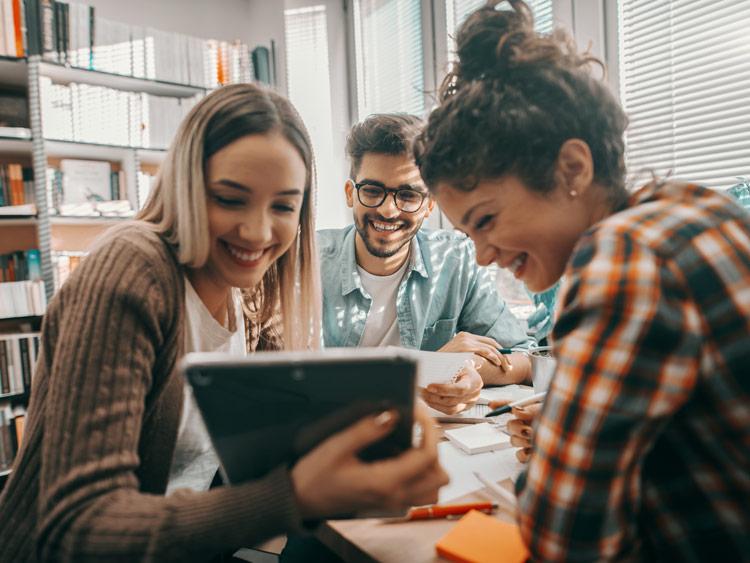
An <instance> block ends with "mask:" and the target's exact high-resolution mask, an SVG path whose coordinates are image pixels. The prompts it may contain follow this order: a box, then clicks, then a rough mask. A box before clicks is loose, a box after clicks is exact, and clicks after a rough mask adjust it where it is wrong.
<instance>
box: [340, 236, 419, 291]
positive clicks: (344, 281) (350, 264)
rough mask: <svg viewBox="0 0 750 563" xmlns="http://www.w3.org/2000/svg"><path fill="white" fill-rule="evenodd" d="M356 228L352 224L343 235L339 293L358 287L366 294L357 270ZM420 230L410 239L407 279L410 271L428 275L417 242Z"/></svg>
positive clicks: (405, 277)
mask: <svg viewBox="0 0 750 563" xmlns="http://www.w3.org/2000/svg"><path fill="white" fill-rule="evenodd" d="M356 234H357V229H356V228H354V226H351V227H350V228H349V231H348V232H347V233H346V235H345V236H344V243H343V250H342V254H341V257H342V260H341V267H340V270H339V279H340V280H341V295H349V294H350V293H351V292H352V291H354V290H356V289H358V290H359V291H360V292H362V293H363V294H365V295H366V292H365V291H364V289H363V288H362V280H361V278H360V276H359V272H358V271H357V253H356V248H355V245H354V242H355V236H356ZM421 234H422V233H421V231H418V232H417V234H416V236H414V238H412V239H411V252H410V253H409V266H408V268H407V271H406V275H405V276H404V279H405V280H407V279H409V277H410V276H411V274H412V272H416V273H418V274H419V275H420V276H422V277H423V278H425V279H427V278H429V277H430V274H429V271H428V267H427V265H428V262H427V261H426V260H425V259H424V256H423V255H422V246H423V245H420V244H419V239H420V238H421Z"/></svg>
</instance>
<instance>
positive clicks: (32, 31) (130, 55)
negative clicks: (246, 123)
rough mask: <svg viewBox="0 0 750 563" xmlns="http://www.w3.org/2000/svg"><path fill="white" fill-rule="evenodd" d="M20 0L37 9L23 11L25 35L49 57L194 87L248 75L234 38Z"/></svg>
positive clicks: (246, 57) (50, 1) (242, 49)
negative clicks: (195, 34) (187, 32)
mask: <svg viewBox="0 0 750 563" xmlns="http://www.w3.org/2000/svg"><path fill="white" fill-rule="evenodd" d="M2 1H5V2H8V1H10V0H2ZM26 2H27V3H31V4H32V6H31V8H30V9H31V11H32V12H35V13H38V14H39V15H38V16H36V15H35V16H33V17H29V21H30V23H31V25H30V26H28V27H29V35H30V36H32V38H33V41H38V42H39V43H40V44H41V48H42V52H43V56H44V58H45V59H46V60H48V61H51V62H55V63H59V64H65V65H71V66H74V67H79V68H84V69H88V70H97V71H101V72H109V73H112V74H121V75H124V76H134V77H137V78H147V79H152V80H160V81H164V82H172V83H176V84H186V85H190V86H196V87H199V88H213V87H216V86H219V85H222V84H228V83H233V82H247V81H249V80H250V79H251V77H252V64H251V61H250V51H249V49H248V47H247V45H245V44H244V43H242V42H240V41H234V42H225V41H207V40H204V39H201V38H198V37H191V36H189V35H185V34H181V33H175V32H169V31H162V30H158V29H154V28H151V27H142V26H137V25H129V24H126V23H121V22H117V21H113V20H109V19H107V18H102V17H101V16H98V15H97V14H96V9H95V8H94V7H93V6H88V5H86V4H81V3H75V2H58V1H56V0H26Z"/></svg>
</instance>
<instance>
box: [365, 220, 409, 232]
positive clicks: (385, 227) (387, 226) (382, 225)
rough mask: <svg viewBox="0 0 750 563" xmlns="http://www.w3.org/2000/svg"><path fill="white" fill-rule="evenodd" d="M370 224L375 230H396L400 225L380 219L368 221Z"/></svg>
mask: <svg viewBox="0 0 750 563" xmlns="http://www.w3.org/2000/svg"><path fill="white" fill-rule="evenodd" d="M370 224H371V225H372V226H373V227H374V228H375V230H376V231H396V230H398V229H400V228H401V226H400V225H394V224H393V223H381V222H380V221H370Z"/></svg>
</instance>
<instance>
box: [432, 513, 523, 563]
mask: <svg viewBox="0 0 750 563" xmlns="http://www.w3.org/2000/svg"><path fill="white" fill-rule="evenodd" d="M435 549H437V552H438V555H440V556H441V557H445V558H446V559H449V560H450V561H459V562H461V563H520V562H521V561H526V559H527V558H528V557H529V550H528V549H526V546H525V545H524V543H523V540H522V539H521V531H520V530H519V529H518V526H517V525H515V524H508V523H507V522H501V521H500V520H498V519H496V518H494V517H493V516H489V515H487V514H483V513H482V512H479V511H477V510H472V511H471V512H469V513H468V514H466V515H465V516H464V517H463V518H461V520H459V521H458V523H457V524H456V525H455V526H454V527H453V528H451V531H450V532H448V533H447V534H445V535H444V536H443V537H442V538H440V540H438V542H437V544H435Z"/></svg>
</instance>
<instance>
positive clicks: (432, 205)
mask: <svg viewBox="0 0 750 563" xmlns="http://www.w3.org/2000/svg"><path fill="white" fill-rule="evenodd" d="M434 208H435V198H434V197H432V196H428V197H427V210H426V211H425V212H424V218H425V219H427V217H429V216H430V214H431V213H432V210H433V209H434Z"/></svg>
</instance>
